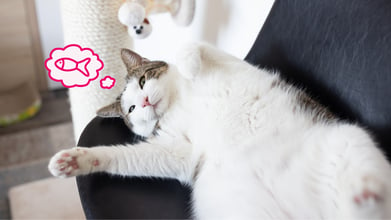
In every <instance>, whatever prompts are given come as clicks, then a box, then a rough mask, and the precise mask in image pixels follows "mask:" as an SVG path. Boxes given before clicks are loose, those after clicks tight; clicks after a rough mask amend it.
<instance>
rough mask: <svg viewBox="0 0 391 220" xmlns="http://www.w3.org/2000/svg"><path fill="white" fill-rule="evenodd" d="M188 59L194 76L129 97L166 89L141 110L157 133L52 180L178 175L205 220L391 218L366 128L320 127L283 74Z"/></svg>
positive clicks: (378, 156) (216, 59)
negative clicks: (283, 83) (158, 102)
mask: <svg viewBox="0 0 391 220" xmlns="http://www.w3.org/2000/svg"><path fill="white" fill-rule="evenodd" d="M184 54H187V56H186V57H184V59H182V60H181V61H179V62H178V64H180V65H179V67H178V69H179V72H181V74H183V75H184V76H186V77H185V78H182V77H180V76H179V75H177V71H176V69H175V68H173V67H170V68H169V71H168V73H167V76H165V77H163V78H162V79H160V78H159V80H157V81H155V82H154V81H151V82H148V83H150V86H151V88H150V89H148V88H147V87H148V86H147V85H148V84H146V85H145V88H146V91H141V90H140V91H139V90H138V89H137V88H138V87H137V83H134V82H130V83H129V84H128V87H127V89H126V91H125V92H124V95H123V97H124V99H123V110H126V109H127V108H128V107H129V106H130V105H131V104H136V105H139V102H140V97H139V96H143V95H145V94H143V93H148V91H149V92H151V91H152V90H154V89H157V90H160V91H159V94H160V95H157V96H156V97H158V98H157V99H159V98H161V97H162V95H163V96H164V97H163V100H165V101H164V102H165V103H166V104H165V105H163V106H162V107H161V109H159V110H158V109H156V110H155V112H153V113H151V115H152V116H151V117H149V116H147V115H149V114H150V113H135V114H140V116H137V117H140V118H141V120H145V119H149V118H151V119H152V122H151V123H152V124H155V122H156V120H157V119H158V120H159V126H160V130H158V131H157V132H158V135H157V136H152V137H150V138H149V139H148V142H146V143H140V144H137V145H135V146H132V145H128V146H117V147H106V146H100V147H95V148H91V149H89V148H73V149H69V150H66V151H62V152H59V153H58V154H56V155H55V156H54V157H53V158H52V160H51V162H50V164H49V169H50V171H51V172H52V174H53V175H55V176H73V175H81V174H87V173H90V172H96V171H106V172H109V173H113V174H120V175H133V176H157V177H168V178H176V179H178V180H180V181H182V182H183V183H185V184H190V185H191V186H192V187H193V189H194V190H193V199H194V203H193V209H194V215H195V217H196V218H197V219H359V218H364V219H374V218H382V219H387V218H391V203H390V200H391V195H390V191H391V188H390V179H391V169H390V165H389V163H388V162H387V161H386V159H385V157H384V156H383V154H382V153H381V152H380V151H379V150H378V149H377V148H376V146H375V143H374V142H373V141H372V140H371V137H370V136H369V135H368V133H367V132H366V131H364V130H363V129H361V128H360V127H359V126H356V125H351V124H347V123H343V122H337V121H318V122H314V120H313V115H311V112H308V111H306V110H305V109H303V108H302V106H301V105H300V103H298V102H297V95H298V92H297V90H295V89H293V88H288V89H287V88H283V87H280V86H272V85H273V82H276V80H279V76H278V75H277V74H273V73H270V72H268V71H266V70H261V69H257V68H255V67H253V66H251V65H249V64H247V63H246V62H243V61H241V60H238V59H236V58H234V57H231V56H229V55H227V54H225V53H223V52H220V51H218V50H216V49H214V48H211V47H209V46H207V45H203V44H201V45H197V46H191V47H189V48H187V49H186V51H185V52H184ZM197 62H198V63H197ZM160 80H162V81H161V82H160ZM152 87H153V88H152ZM128 90H129V91H132V92H129V93H128ZM152 93H153V92H152ZM152 93H150V94H152ZM151 97H152V96H151ZM151 101H152V99H151ZM154 101H155V100H154ZM147 111H150V109H149V110H147ZM132 120H133V119H132ZM154 120H155V121H154ZM132 122H134V123H135V120H133V121H132ZM135 127H138V124H137V123H135ZM140 127H141V128H142V127H143V126H140ZM135 129H136V130H137V128H135ZM141 130H142V129H141ZM147 130H148V129H146V130H145V131H143V132H145V133H144V134H150V131H147ZM140 134H143V133H142V132H141V133H140ZM78 150H79V152H80V151H82V152H85V153H84V154H80V155H78V156H77V157H76V159H77V164H79V166H78V168H73V167H72V166H71V165H72V164H73V163H70V162H69V161H70V159H69V158H70V157H69V154H72V155H73V154H75V152H78ZM96 160H98V161H99V165H96V163H95V166H94V161H96ZM64 167H65V168H64ZM86 167H87V168H86ZM61 168H63V170H62V171H61Z"/></svg>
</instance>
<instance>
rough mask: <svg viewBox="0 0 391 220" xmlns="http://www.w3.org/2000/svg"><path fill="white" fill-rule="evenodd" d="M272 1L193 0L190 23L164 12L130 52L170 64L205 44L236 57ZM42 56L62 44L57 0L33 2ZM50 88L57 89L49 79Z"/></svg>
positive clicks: (244, 50)
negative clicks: (193, 45) (181, 52)
mask: <svg viewBox="0 0 391 220" xmlns="http://www.w3.org/2000/svg"><path fill="white" fill-rule="evenodd" d="M273 2H274V0H240V1H238V0H196V13H195V17H194V20H193V23H192V24H191V25H190V26H188V27H179V26H177V25H176V24H175V23H174V22H173V21H172V19H171V17H170V15H169V14H168V13H165V14H159V15H152V16H150V21H151V23H152V28H153V31H152V34H151V35H150V36H149V37H148V38H146V39H142V40H134V49H135V50H136V51H137V52H139V53H140V54H142V55H143V56H145V57H147V58H149V59H164V60H167V61H170V62H174V59H175V54H176V51H177V50H178V49H179V48H180V47H181V45H183V44H185V43H186V42H191V41H199V40H202V41H207V42H209V43H212V44H214V45H216V46H217V47H219V48H221V49H223V50H224V51H226V52H229V53H231V54H232V55H234V56H237V57H239V58H244V57H245V55H246V54H247V52H248V51H249V49H250V47H251V45H252V44H253V42H254V40H255V38H256V36H257V34H258V32H259V30H260V28H261V27H262V24H263V22H264V21H265V19H266V17H267V15H268V13H269V10H270V8H271V6H272V4H273ZM35 3H36V9H37V17H38V22H39V30H40V34H41V40H42V49H43V53H44V57H45V58H47V57H48V56H49V53H50V51H51V49H53V48H55V47H58V46H61V45H62V44H63V37H62V26H61V16H60V9H59V7H60V1H59V0H35ZM49 86H50V88H57V87H59V86H60V87H61V85H59V84H58V83H56V82H53V81H52V80H49Z"/></svg>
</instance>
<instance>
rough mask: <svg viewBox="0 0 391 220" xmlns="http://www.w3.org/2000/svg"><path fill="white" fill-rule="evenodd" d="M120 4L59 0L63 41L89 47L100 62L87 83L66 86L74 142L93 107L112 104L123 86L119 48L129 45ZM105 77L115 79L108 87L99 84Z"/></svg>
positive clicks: (92, 114)
mask: <svg viewBox="0 0 391 220" xmlns="http://www.w3.org/2000/svg"><path fill="white" fill-rule="evenodd" d="M122 3H123V1H122V0H93V1H91V0H61V10H62V20H63V30H64V44H65V45H68V44H79V45H80V46H81V47H83V48H86V47H88V48H91V49H92V50H93V51H94V52H95V53H97V54H98V55H99V57H100V59H101V60H102V61H103V63H104V68H103V70H101V71H100V73H99V77H98V78H97V79H96V80H94V81H91V83H90V84H89V85H88V86H86V87H75V88H71V89H69V98H70V104H71V114H72V120H73V127H74V134H75V139H76V141H77V140H78V139H79V136H80V134H81V132H82V131H83V129H84V127H85V126H86V125H87V124H88V123H89V122H90V121H91V119H93V118H94V117H95V116H96V110H97V109H99V108H100V107H102V106H104V105H107V104H110V103H112V102H113V101H114V100H115V98H116V97H117V96H118V95H119V94H120V93H121V92H122V89H123V87H124V85H125V75H126V69H125V66H124V65H123V63H122V61H121V57H120V49H121V48H131V47H132V40H131V38H130V37H129V35H128V33H127V30H126V27H124V26H123V25H121V23H120V22H119V21H118V18H117V13H118V9H119V7H120V6H121V4H122ZM105 76H111V77H113V78H115V79H116V84H115V86H114V87H113V88H112V89H102V88H101V87H100V80H101V79H103V78H104V77H105Z"/></svg>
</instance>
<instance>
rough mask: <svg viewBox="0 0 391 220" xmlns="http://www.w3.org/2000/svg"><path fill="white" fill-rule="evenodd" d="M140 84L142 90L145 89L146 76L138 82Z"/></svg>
mask: <svg viewBox="0 0 391 220" xmlns="http://www.w3.org/2000/svg"><path fill="white" fill-rule="evenodd" d="M138 84H139V85H140V88H141V89H143V88H144V85H145V76H142V77H141V78H140V81H139V82H138Z"/></svg>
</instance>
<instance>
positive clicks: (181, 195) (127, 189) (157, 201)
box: [77, 117, 190, 219]
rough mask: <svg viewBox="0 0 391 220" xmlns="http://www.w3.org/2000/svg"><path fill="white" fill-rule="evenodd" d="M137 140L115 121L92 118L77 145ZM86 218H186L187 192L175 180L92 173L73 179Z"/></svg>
mask: <svg viewBox="0 0 391 220" xmlns="http://www.w3.org/2000/svg"><path fill="white" fill-rule="evenodd" d="M138 141H140V138H138V137H137V136H136V135H134V134H133V133H131V131H130V130H129V129H128V128H127V127H126V125H125V124H124V123H123V121H122V120H121V119H119V118H99V117H96V118H94V119H93V120H92V121H91V122H90V123H89V124H88V125H87V127H86V128H85V129H84V131H83V132H82V134H81V136H80V140H79V143H78V146H83V147H94V146H97V145H115V144H125V143H136V142H138ZM77 186H78V189H79V194H80V199H81V202H82V205H83V209H84V212H85V215H86V217H87V218H88V219H112V218H122V219H135V218H137V219H145V218H148V219H152V218H153V219H161V218H165V219H185V218H190V213H189V211H190V208H189V204H190V189H189V188H187V187H185V186H183V185H181V184H180V183H179V182H178V181H177V180H171V179H157V178H136V177H120V176H113V175H110V174H106V173H95V174H90V175H86V176H79V177H77Z"/></svg>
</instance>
